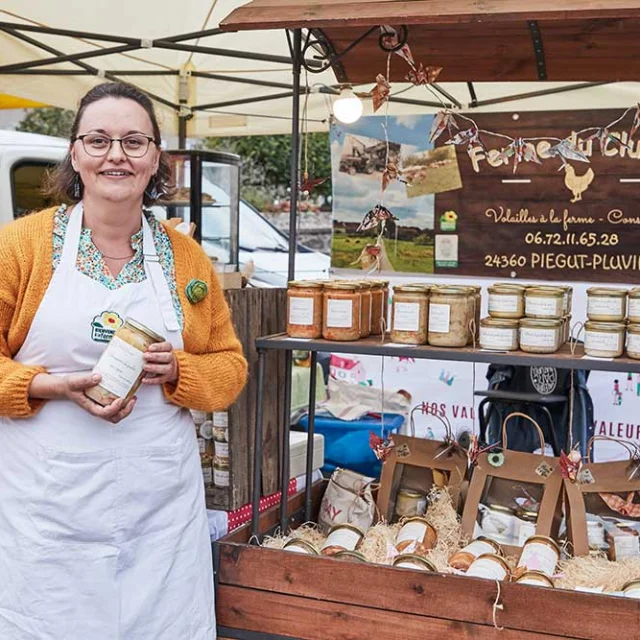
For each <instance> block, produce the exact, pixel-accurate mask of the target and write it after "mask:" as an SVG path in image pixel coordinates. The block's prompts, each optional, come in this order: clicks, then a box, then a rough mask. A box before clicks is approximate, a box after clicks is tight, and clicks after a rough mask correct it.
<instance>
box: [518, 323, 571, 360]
mask: <svg viewBox="0 0 640 640" xmlns="http://www.w3.org/2000/svg"><path fill="white" fill-rule="evenodd" d="M561 346H562V320H546V319H544V318H522V319H521V320H520V349H521V350H522V351H526V352H527V353H555V352H556V351H557V350H558V349H559V348H560V347H561Z"/></svg>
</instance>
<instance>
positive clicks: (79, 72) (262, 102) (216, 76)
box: [0, 0, 639, 137]
mask: <svg viewBox="0 0 640 640" xmlns="http://www.w3.org/2000/svg"><path fill="white" fill-rule="evenodd" d="M243 4H245V0H189V2H188V3H186V4H185V3H179V2H170V1H168V0H164V1H163V0H153V1H152V0H136V1H135V2H131V1H125V0H86V1H85V2H83V3H77V2H70V1H69V0H58V1H57V2H45V1H44V0H29V2H24V0H3V2H2V8H0V94H9V95H12V96H19V97H21V98H24V99H29V100H34V101H38V102H43V103H46V104H50V105H55V106H60V107H65V108H74V107H75V106H76V104H77V102H78V100H79V98H80V97H81V96H82V95H83V93H84V92H86V90H87V89H88V88H89V87H91V86H92V85H94V84H96V83H98V82H102V81H104V79H105V78H108V79H109V78H120V79H123V80H126V81H129V82H132V83H134V84H136V85H138V86H139V87H141V88H142V89H144V90H146V91H148V92H149V93H151V94H152V95H153V96H154V97H155V98H156V101H157V104H158V107H159V112H160V114H161V116H162V125H163V130H164V132H165V133H166V134H172V133H176V132H177V131H178V128H179V125H178V122H179V118H178V114H179V113H182V114H183V115H187V116H191V118H190V119H189V121H188V124H187V134H188V135H189V136H192V137H200V136H207V135H250V134H269V133H290V132H291V110H292V93H293V86H292V68H291V54H290V49H289V45H288V42H287V33H286V32H285V31H284V30H271V31H250V32H239V33H223V32H220V30H219V29H218V24H219V23H220V21H221V20H222V19H224V18H225V17H226V16H227V15H228V14H229V13H230V12H231V11H233V10H234V9H235V8H237V7H238V6H240V5H243ZM189 36H190V37H189ZM108 50H111V51H112V52H111V53H108V54H105V51H108ZM78 54H80V55H79V57H77V58H76V59H73V60H68V57H69V56H74V55H78ZM82 54H88V55H82ZM61 56H63V57H64V56H66V57H67V59H64V58H63V61H58V62H54V63H53V64H52V63H48V64H42V62H43V61H45V60H52V61H55V60H56V59H57V58H59V57H61ZM181 74H182V76H181ZM301 83H302V85H303V87H304V85H305V84H307V83H308V85H309V86H310V87H311V93H310V95H309V98H308V109H307V114H308V130H310V131H318V130H326V129H327V127H328V119H329V115H330V110H331V99H332V97H331V94H332V93H335V87H336V85H337V80H336V77H335V75H334V73H333V71H331V70H328V71H324V72H322V73H320V74H312V73H308V74H305V72H304V70H303V72H302V78H301ZM371 86H373V78H372V84H371V85H367V86H365V87H362V89H363V90H368V89H370V88H371ZM331 87H333V88H331ZM571 87H573V88H574V90H571V91H568V92H566V91H562V89H565V88H571ZM439 89H441V91H437V90H435V89H426V88H425V87H412V86H411V85H404V86H400V85H398V83H394V85H393V92H394V94H396V97H395V99H394V100H392V102H391V104H390V109H389V113H390V114H392V115H401V114H410V113H425V112H430V111H435V110H437V109H439V108H440V102H441V101H443V102H445V103H447V104H453V105H454V107H458V108H460V107H461V108H464V109H466V108H472V109H474V110H477V111H505V110H507V111H517V110H549V109H576V108H605V107H616V108H617V107H627V106H629V105H630V104H633V103H634V102H635V101H637V96H638V89H639V87H638V85H637V83H634V82H623V83H610V84H594V83H568V82H553V83H551V82H517V83H488V82H487V83H476V84H474V85H473V88H472V91H473V92H474V93H475V97H476V99H477V105H473V104H472V103H473V93H471V92H470V90H469V86H468V85H467V84H466V83H461V82H456V83H442V84H441V85H439ZM550 90H554V91H555V90H558V92H553V93H549V91H550ZM536 93H540V94H542V95H537V96H536V95H532V94H536ZM514 95H525V97H523V98H521V99H515V100H512V99H508V100H506V101H505V98H508V97H509V96H514ZM451 98H453V100H451ZM181 99H182V101H181ZM371 112H372V106H371V101H370V100H367V101H365V114H366V113H371Z"/></svg>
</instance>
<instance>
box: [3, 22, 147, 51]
mask: <svg viewBox="0 0 640 640" xmlns="http://www.w3.org/2000/svg"><path fill="white" fill-rule="evenodd" d="M5 27H9V28H10V29H17V30H18V31H31V32H33V33H45V34H47V35H52V36H68V37H69V38H85V39H89V40H102V41H104V42H120V43H121V44H130V45H139V43H140V38H128V37H126V36H111V35H106V34H104V33H91V32H88V31H74V30H71V29H55V28H53V27H45V26H41V25H35V24H23V23H20V22H0V29H4V28H5Z"/></svg>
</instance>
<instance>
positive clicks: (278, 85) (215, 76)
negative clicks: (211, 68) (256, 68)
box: [191, 71, 340, 95]
mask: <svg viewBox="0 0 640 640" xmlns="http://www.w3.org/2000/svg"><path fill="white" fill-rule="evenodd" d="M191 75H193V76H194V77H196V78H206V79H208V80H218V81H220V82H234V83H238V84H248V85H252V86H254V87H269V88H273V89H288V90H289V91H293V85H292V84H287V83H286V82H270V81H268V80H254V79H253V78H239V77H238V76H227V75H222V74H219V73H208V72H207V71H193V72H192V74H191ZM317 90H318V92H319V93H328V94H330V95H338V94H339V93H340V91H339V89H337V88H335V87H332V86H326V87H317ZM306 91H307V89H306V87H303V88H302V89H301V92H302V93H305V92H306Z"/></svg>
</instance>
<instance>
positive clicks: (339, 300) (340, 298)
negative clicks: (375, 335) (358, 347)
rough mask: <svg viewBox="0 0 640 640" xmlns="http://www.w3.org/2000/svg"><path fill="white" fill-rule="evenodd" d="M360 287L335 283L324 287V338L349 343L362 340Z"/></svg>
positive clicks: (340, 282) (346, 283) (349, 283)
mask: <svg viewBox="0 0 640 640" xmlns="http://www.w3.org/2000/svg"><path fill="white" fill-rule="evenodd" d="M360 306H361V294H360V285H359V284H358V283H357V282H348V281H334V282H327V283H325V285H324V308H323V322H322V337H323V338H324V339H325V340H333V341H336V342H349V341H352V340H358V338H360V313H361V312H360Z"/></svg>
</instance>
